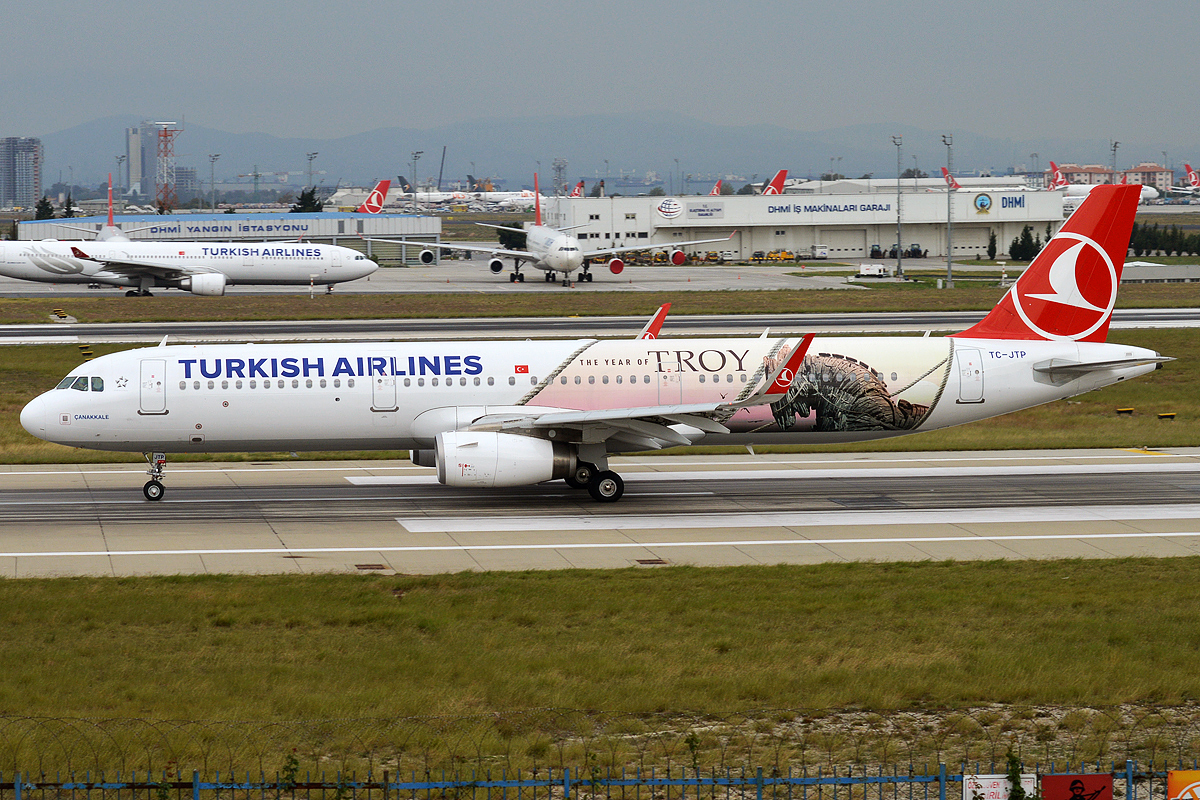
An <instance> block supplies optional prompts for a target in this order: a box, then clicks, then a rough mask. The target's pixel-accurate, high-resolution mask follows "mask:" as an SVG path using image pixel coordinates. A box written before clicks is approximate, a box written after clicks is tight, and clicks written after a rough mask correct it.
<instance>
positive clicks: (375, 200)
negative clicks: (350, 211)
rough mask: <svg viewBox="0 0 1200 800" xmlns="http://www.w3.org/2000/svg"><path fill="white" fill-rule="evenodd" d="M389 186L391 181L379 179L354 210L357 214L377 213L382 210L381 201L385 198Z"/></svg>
mask: <svg viewBox="0 0 1200 800" xmlns="http://www.w3.org/2000/svg"><path fill="white" fill-rule="evenodd" d="M391 186H392V182H391V181H380V182H379V183H377V184H375V188H374V189H372V190H371V193H370V194H369V195H367V199H366V200H364V201H363V204H362V205H361V206H359V207H358V208H356V209H354V210H355V211H357V212H358V213H359V214H378V213H379V212H380V211H382V210H383V201H384V200H386V199H387V194H388V189H390V188H391Z"/></svg>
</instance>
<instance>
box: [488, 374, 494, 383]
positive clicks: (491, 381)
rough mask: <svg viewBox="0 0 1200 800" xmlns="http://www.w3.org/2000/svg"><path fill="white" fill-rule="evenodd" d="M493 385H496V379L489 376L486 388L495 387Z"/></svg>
mask: <svg viewBox="0 0 1200 800" xmlns="http://www.w3.org/2000/svg"><path fill="white" fill-rule="evenodd" d="M495 385H496V379H495V378H493V377H492V376H490V375H489V376H488V386H495Z"/></svg>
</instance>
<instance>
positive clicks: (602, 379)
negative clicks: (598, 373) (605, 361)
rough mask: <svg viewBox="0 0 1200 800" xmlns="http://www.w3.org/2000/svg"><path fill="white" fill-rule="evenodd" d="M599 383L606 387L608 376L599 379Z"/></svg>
mask: <svg viewBox="0 0 1200 800" xmlns="http://www.w3.org/2000/svg"><path fill="white" fill-rule="evenodd" d="M600 382H601V383H603V384H604V385H605V386H607V385H608V376H607V375H605V376H604V377H602V378H601V379H600Z"/></svg>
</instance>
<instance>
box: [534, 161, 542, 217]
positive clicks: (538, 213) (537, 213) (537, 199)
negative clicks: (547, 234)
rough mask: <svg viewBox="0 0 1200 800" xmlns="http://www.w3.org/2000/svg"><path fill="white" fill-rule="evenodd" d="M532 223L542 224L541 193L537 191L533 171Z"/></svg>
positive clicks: (535, 174)
mask: <svg viewBox="0 0 1200 800" xmlns="http://www.w3.org/2000/svg"><path fill="white" fill-rule="evenodd" d="M533 224H534V225H541V224H542V195H541V192H539V191H538V182H537V173H536V172H535V173H533Z"/></svg>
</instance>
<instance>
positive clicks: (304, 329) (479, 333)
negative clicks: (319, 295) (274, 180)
mask: <svg viewBox="0 0 1200 800" xmlns="http://www.w3.org/2000/svg"><path fill="white" fill-rule="evenodd" d="M983 316H984V312H982V311H928V312H926V311H923V312H907V313H895V312H893V313H883V312H872V313H856V314H737V315H692V316H682V315H674V316H668V317H667V322H666V324H665V325H664V326H663V335H664V336H666V337H678V336H745V335H758V334H760V333H762V332H763V330H765V329H768V328H769V329H770V330H771V332H772V333H775V334H777V335H784V334H789V333H790V334H796V335H800V334H804V333H809V332H817V333H903V332H908V333H914V332H920V331H947V330H952V331H960V330H964V329H966V328H969V327H970V326H971V325H974V324H975V323H976V322H978V321H979V320H981V319H982V318H983ZM646 319H647V317H538V318H528V317H523V318H522V317H518V318H514V317H507V318H506V317H482V318H473V319H400V320H389V319H368V320H305V321H279V322H248V321H244V322H145V323H107V324H79V323H66V324H60V323H56V324H47V325H0V344H53V343H66V344H74V343H76V342H88V343H92V344H97V343H104V342H115V343H145V342H158V341H161V340H162V338H163V336H169V337H170V340H169V341H171V342H173V343H175V344H181V343H188V342H248V341H332V340H345V339H356V340H379V341H384V340H403V341H421V340H446V339H484V338H490V339H497V338H520V339H523V338H526V337H534V338H550V337H554V338H564V339H575V338H588V337H604V336H616V337H620V336H632V335H634V334H635V333H637V332H638V331H639V330H641V328H642V326H643V325H645V324H646ZM1197 325H1200V309H1195V308H1132V309H1117V310H1116V311H1114V312H1113V320H1112V325H1111V327H1112V328H1114V329H1123V328H1191V327H1196V326H1197Z"/></svg>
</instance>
